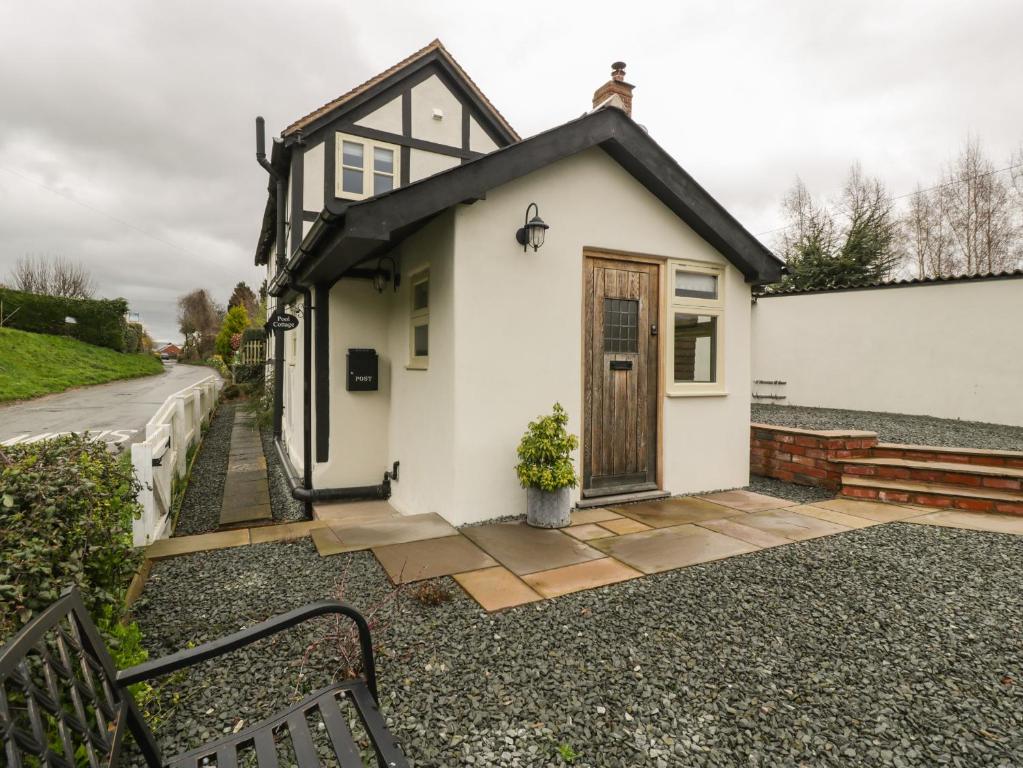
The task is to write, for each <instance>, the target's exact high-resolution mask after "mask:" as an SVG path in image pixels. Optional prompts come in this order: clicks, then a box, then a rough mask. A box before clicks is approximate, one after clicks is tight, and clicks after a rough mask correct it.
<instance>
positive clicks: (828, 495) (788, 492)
mask: <svg viewBox="0 0 1023 768" xmlns="http://www.w3.org/2000/svg"><path fill="white" fill-rule="evenodd" d="M745 490H747V491H753V492H754V493H766V494H767V495H768V496H777V497H778V498H779V499H788V500H789V501H798V502H799V503H800V504H812V503H813V502H815V501H824V500H825V499H833V498H835V494H834V493H833V492H832V491H829V490H828V489H827V488H818V487H816V486H810V485H796V484H795V483H786V482H784V481H783V480H777V479H775V478H773V477H762V476H760V475H750V478H749V485H747V486H746V489H745Z"/></svg>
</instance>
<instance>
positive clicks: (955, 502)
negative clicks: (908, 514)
mask: <svg viewBox="0 0 1023 768" xmlns="http://www.w3.org/2000/svg"><path fill="white" fill-rule="evenodd" d="M839 493H840V494H841V495H842V496H847V497H849V498H853V499H877V500H879V501H887V502H891V503H894V504H917V505H919V506H922V507H939V508H947V507H954V508H956V509H966V510H969V511H971V512H1001V513H1004V514H1010V515H1023V492H1020V491H1015V492H1014V491H1004V490H999V489H996V488H977V487H971V486H965V485H952V484H949V483H928V482H918V481H914V480H886V479H884V478H880V477H863V476H860V475H850V474H844V475H842V487H841V489H840V491H839Z"/></svg>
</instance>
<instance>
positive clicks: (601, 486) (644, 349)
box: [582, 256, 660, 496]
mask: <svg viewBox="0 0 1023 768" xmlns="http://www.w3.org/2000/svg"><path fill="white" fill-rule="evenodd" d="M658 270H659V266H658V265H657V264H652V263H648V262H640V261H628V260H624V259H613V258H603V257H592V256H588V257H587V258H586V264H585V280H584V286H583V292H584V294H585V295H584V298H583V301H584V314H583V336H584V339H583V365H584V366H585V374H584V380H585V382H584V390H583V395H584V403H583V409H584V411H585V422H584V425H583V427H584V434H583V489H582V490H583V496H602V495H608V494H613V493H626V492H631V491H643V490H652V489H655V488H657V382H658V376H659V373H658V345H657V324H658V318H659V316H660V315H659V309H658V301H657V297H658V293H659V291H658V286H659V284H660V279H659V272H658Z"/></svg>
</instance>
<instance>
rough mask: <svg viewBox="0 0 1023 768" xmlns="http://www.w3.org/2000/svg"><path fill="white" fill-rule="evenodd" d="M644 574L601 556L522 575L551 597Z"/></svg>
mask: <svg viewBox="0 0 1023 768" xmlns="http://www.w3.org/2000/svg"><path fill="white" fill-rule="evenodd" d="M642 575H643V574H642V573H640V572H639V571H637V570H635V569H634V568H630V567H629V566H627V565H625V564H624V563H620V562H618V561H617V560H615V559H614V558H613V557H602V558H601V559H599V560H589V561H587V562H585V563H577V564H576V565H566V566H564V567H563V568H552V569H551V570H549V571H538V572H536V573H530V574H527V575H525V576H523V577H522V580H523V581H524V582H526V583H527V584H528V585H529V586H531V587H532V588H533V589H534V590H536V592H538V593H539V594H540V595H542V596H543V597H548V598H549V597H559V596H561V595H567V594H569V593H571V592H581V591H582V590H584V589H595V588H597V587H604V586H607V585H608V584H617V583H618V582H620V581H628V580H629V579H635V578H638V577H640V576H642Z"/></svg>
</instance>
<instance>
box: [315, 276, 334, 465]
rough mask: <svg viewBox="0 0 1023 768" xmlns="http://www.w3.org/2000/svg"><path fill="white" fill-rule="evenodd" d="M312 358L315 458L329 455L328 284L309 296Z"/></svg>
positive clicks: (319, 460)
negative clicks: (312, 318)
mask: <svg viewBox="0 0 1023 768" xmlns="http://www.w3.org/2000/svg"><path fill="white" fill-rule="evenodd" d="M313 307H314V309H313V313H314V315H313V316H314V318H315V320H314V325H313V342H314V348H313V355H314V358H315V363H316V365H315V368H314V370H315V384H314V387H313V392H314V393H315V400H316V461H317V462H324V461H326V460H327V459H328V458H329V456H330V309H329V307H330V286H329V285H326V284H324V283H321V284H319V285H317V286H316V288H315V295H314V297H313Z"/></svg>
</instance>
